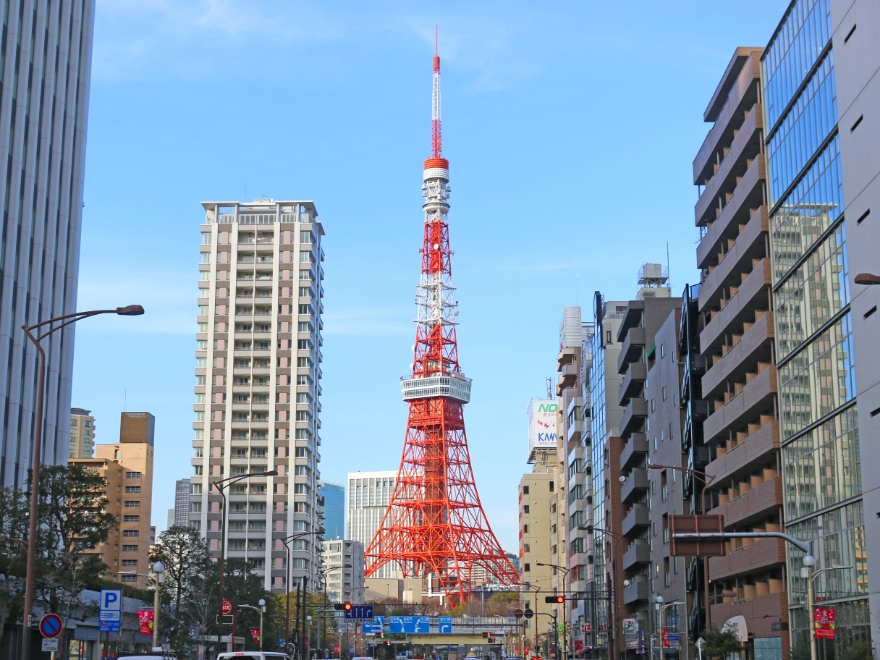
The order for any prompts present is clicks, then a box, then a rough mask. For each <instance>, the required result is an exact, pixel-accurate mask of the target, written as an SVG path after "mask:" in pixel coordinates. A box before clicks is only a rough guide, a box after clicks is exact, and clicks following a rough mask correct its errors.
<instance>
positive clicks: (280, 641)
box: [278, 637, 284, 646]
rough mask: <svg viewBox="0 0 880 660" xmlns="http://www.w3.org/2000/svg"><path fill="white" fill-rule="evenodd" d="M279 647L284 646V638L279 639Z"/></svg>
mask: <svg viewBox="0 0 880 660" xmlns="http://www.w3.org/2000/svg"><path fill="white" fill-rule="evenodd" d="M278 646H284V638H283V637H279V638H278Z"/></svg>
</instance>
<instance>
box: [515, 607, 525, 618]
mask: <svg viewBox="0 0 880 660" xmlns="http://www.w3.org/2000/svg"><path fill="white" fill-rule="evenodd" d="M523 614H525V612H523V611H522V610H520V609H516V610H514V611H513V616H515V617H516V618H517V619H521V618H522V616H523Z"/></svg>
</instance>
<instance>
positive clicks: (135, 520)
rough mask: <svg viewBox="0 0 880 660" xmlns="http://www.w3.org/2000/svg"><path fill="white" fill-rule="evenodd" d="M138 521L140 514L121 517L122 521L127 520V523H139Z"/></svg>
mask: <svg viewBox="0 0 880 660" xmlns="http://www.w3.org/2000/svg"><path fill="white" fill-rule="evenodd" d="M140 521H141V517H140V516H124V517H123V518H122V522H127V523H139V522H140Z"/></svg>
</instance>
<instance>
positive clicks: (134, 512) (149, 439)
mask: <svg viewBox="0 0 880 660" xmlns="http://www.w3.org/2000/svg"><path fill="white" fill-rule="evenodd" d="M155 426H156V418H155V417H153V415H151V414H150V413H147V412H126V413H122V419H121V423H120V428H119V442H118V443H114V444H101V445H97V447H96V448H95V449H96V452H95V458H76V459H71V460H70V461H69V463H70V464H77V465H82V466H83V467H88V468H92V469H95V470H97V471H98V473H99V474H100V475H101V476H102V477H104V479H105V480H106V484H107V485H106V496H107V499H108V500H109V501H110V503H109V504H108V510H109V511H111V512H112V513H114V514H115V515H116V516H117V517H118V518H119V527H118V528H117V529H116V530H114V531H113V532H112V533H111V535H110V538H109V539H108V540H107V542H106V543H102V544H101V545H99V546H98V547H97V548H96V549H95V552H96V553H98V554H100V555H101V560H102V561H103V562H104V563H105V564H106V565H107V566H108V567H109V571H108V574H107V576H106V577H107V579H110V580H114V581H117V582H125V583H131V584H135V585H137V586H138V587H141V588H145V587H146V580H145V579H144V578H143V577H139V576H138V575H137V573H141V574H143V573H146V572H147V570H148V569H149V557H150V545H151V543H152V541H151V531H150V516H151V515H152V502H153V447H154V435H155Z"/></svg>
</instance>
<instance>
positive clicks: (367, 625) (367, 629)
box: [361, 621, 383, 635]
mask: <svg viewBox="0 0 880 660" xmlns="http://www.w3.org/2000/svg"><path fill="white" fill-rule="evenodd" d="M382 628H383V626H382V624H381V623H376V622H375V621H364V622H363V623H362V624H361V631H362V632H363V633H364V634H365V635H375V634H377V633H381V632H382Z"/></svg>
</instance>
